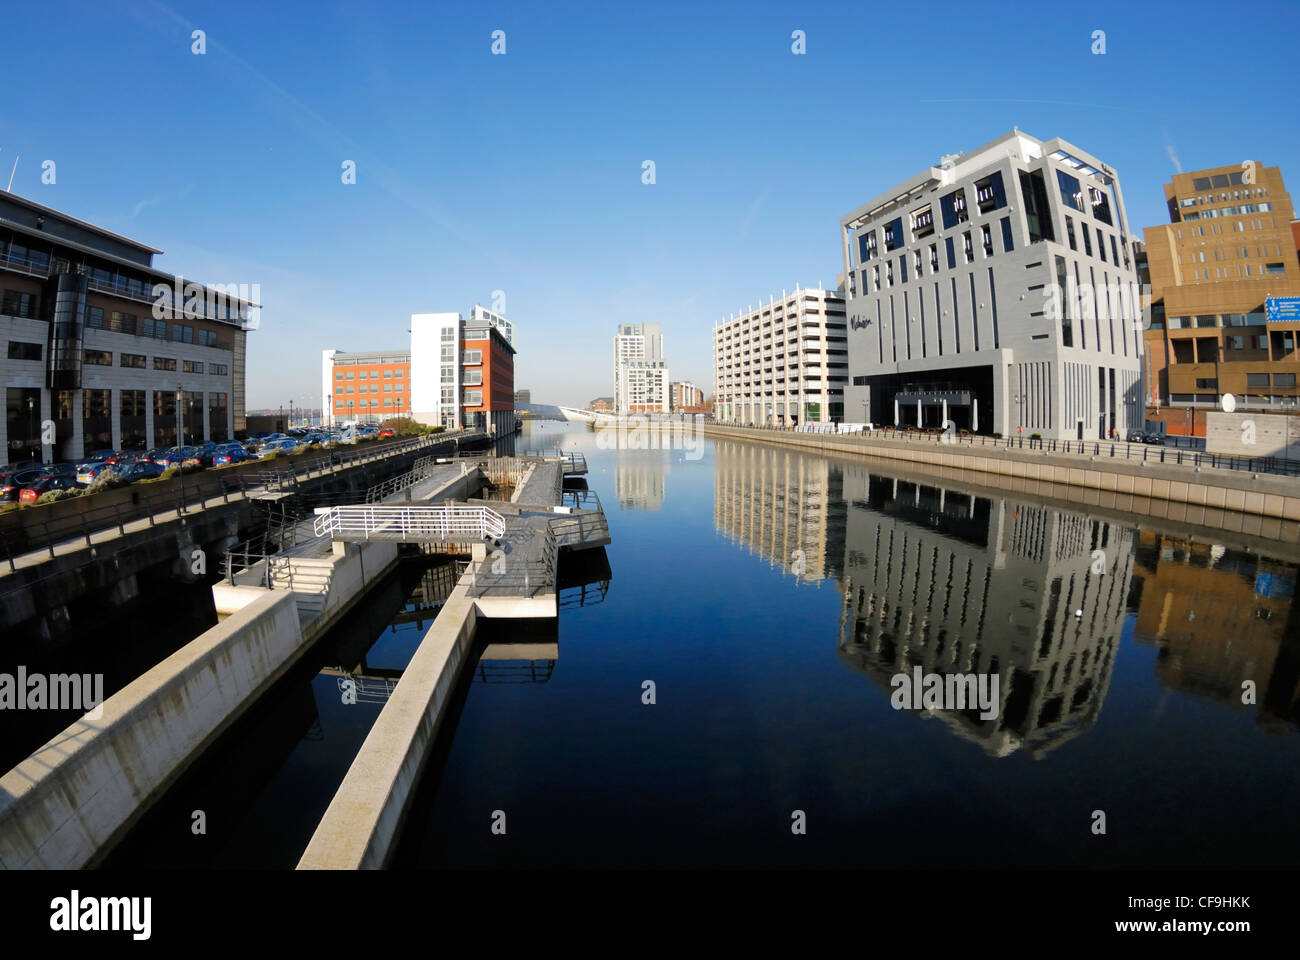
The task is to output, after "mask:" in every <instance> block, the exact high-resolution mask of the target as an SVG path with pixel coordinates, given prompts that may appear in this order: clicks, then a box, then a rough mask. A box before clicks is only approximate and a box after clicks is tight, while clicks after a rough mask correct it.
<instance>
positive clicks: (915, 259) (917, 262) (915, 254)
mask: <svg viewBox="0 0 1300 960" xmlns="http://www.w3.org/2000/svg"><path fill="white" fill-rule="evenodd" d="M921 263H922V261H921V251H920V250H914V251H912V266H913V267H915V268H916V275H917V276H918V277H922V276H924V275H925V271H924V270H923V269H921Z"/></svg>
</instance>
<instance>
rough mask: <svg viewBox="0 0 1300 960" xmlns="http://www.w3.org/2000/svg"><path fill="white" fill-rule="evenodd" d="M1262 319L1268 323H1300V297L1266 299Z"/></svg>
mask: <svg viewBox="0 0 1300 960" xmlns="http://www.w3.org/2000/svg"><path fill="white" fill-rule="evenodd" d="M1264 319H1265V320H1267V321H1268V322H1269V323H1283V322H1287V321H1290V322H1293V323H1294V322H1300V297H1266V298H1265V300H1264Z"/></svg>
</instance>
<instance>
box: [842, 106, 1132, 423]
mask: <svg viewBox="0 0 1300 960" xmlns="http://www.w3.org/2000/svg"><path fill="white" fill-rule="evenodd" d="M840 228H841V237H842V243H843V252H844V266H845V277H844V284H845V288H846V291H847V311H848V356H849V371H850V374H851V382H850V384H849V385H848V386H847V387H846V388H845V392H844V394H845V412H846V418H847V419H852V420H865V421H868V422H873V423H877V424H895V425H905V426H919V427H922V428H943V427H944V425H945V423H950V424H951V428H952V429H955V430H962V429H965V430H971V431H972V432H978V433H1000V434H1008V435H1015V434H1016V433H1017V432H1020V433H1022V434H1023V435H1032V434H1039V435H1041V436H1043V437H1046V438H1056V439H1076V438H1077V439H1083V438H1105V437H1108V436H1110V435H1111V433H1112V431H1114V432H1116V433H1118V434H1120V435H1124V434H1125V433H1126V432H1127V431H1128V430H1130V429H1141V428H1142V427H1143V426H1144V425H1145V421H1144V413H1143V404H1142V384H1141V370H1142V365H1141V350H1142V336H1141V310H1142V302H1141V297H1140V294H1139V291H1138V288H1137V277H1136V273H1135V270H1134V266H1133V260H1132V255H1131V252H1130V241H1129V231H1128V227H1127V219H1126V216H1125V213H1124V201H1123V195H1122V193H1121V191H1120V184H1119V177H1118V176H1117V174H1116V173H1115V171H1114V170H1112V169H1111V168H1110V167H1109V166H1107V165H1106V164H1105V163H1103V162H1102V161H1101V160H1099V159H1097V158H1096V157H1093V156H1091V155H1089V154H1088V153H1086V152H1084V151H1083V150H1081V149H1079V148H1078V147H1075V146H1073V145H1072V144H1070V143H1067V142H1066V141H1064V140H1061V139H1059V138H1057V139H1053V140H1049V141H1046V142H1044V141H1040V140H1037V139H1035V138H1034V137H1031V136H1029V135H1028V134H1024V133H1021V132H1020V131H1018V130H1013V131H1012V132H1011V133H1008V134H1006V135H1005V136H1002V137H1000V138H998V139H997V140H994V141H993V142H992V143H989V144H986V145H985V146H982V147H980V148H979V149H978V150H975V151H973V152H971V153H968V154H965V155H961V156H957V157H950V158H944V160H943V161H942V162H941V165H940V166H937V167H936V166H931V167H928V168H926V169H925V170H923V171H922V172H921V173H918V174H917V175H916V176H914V177H912V178H911V179H909V180H907V181H905V182H904V183H901V184H899V185H898V186H897V187H895V188H893V189H892V190H888V191H886V192H885V193H882V194H881V195H880V196H878V197H876V198H875V199H874V200H872V201H870V202H869V203H866V204H863V205H862V206H860V207H858V208H857V209H856V210H854V211H853V212H851V213H849V214H848V215H847V216H845V217H844V218H843V219H842V220H841V221H840Z"/></svg>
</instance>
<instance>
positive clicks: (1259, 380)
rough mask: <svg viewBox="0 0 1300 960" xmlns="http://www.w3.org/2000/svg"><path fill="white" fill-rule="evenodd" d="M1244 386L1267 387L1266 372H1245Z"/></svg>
mask: <svg viewBox="0 0 1300 960" xmlns="http://www.w3.org/2000/svg"><path fill="white" fill-rule="evenodd" d="M1246 386H1248V387H1267V386H1268V374H1267V373H1248V374H1246Z"/></svg>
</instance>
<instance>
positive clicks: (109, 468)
mask: <svg viewBox="0 0 1300 960" xmlns="http://www.w3.org/2000/svg"><path fill="white" fill-rule="evenodd" d="M120 469H121V464H117V463H106V462H105V461H103V460H100V461H98V462H95V463H83V464H82V465H81V466H79V467H78V468H77V485H78V486H82V487H88V486H90V484H92V483H93V482H94V481H95V480H96V479H97V478H99V477H100V476H102V475H103V474H105V473H111V472H113V471H116V470H120Z"/></svg>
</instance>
